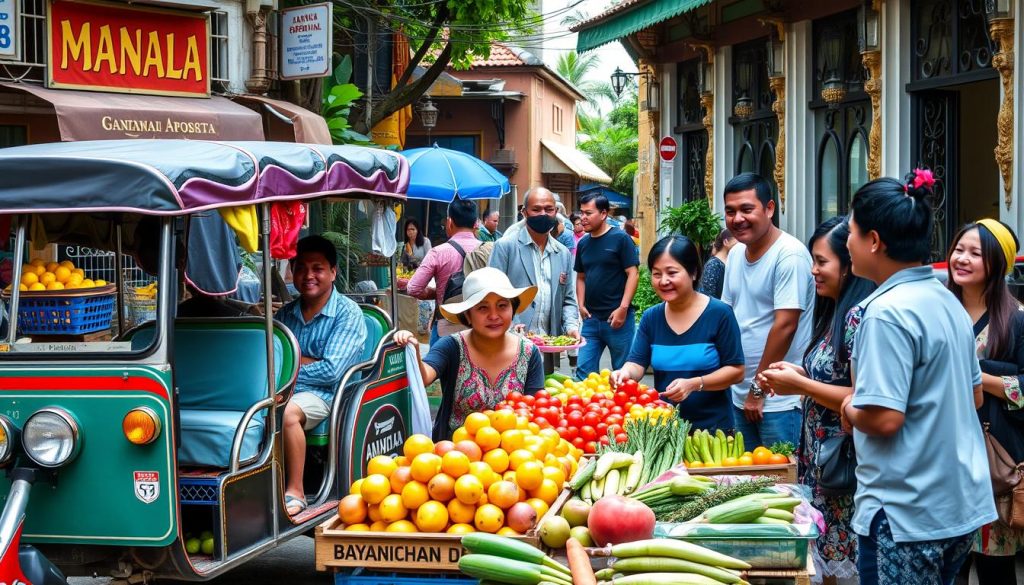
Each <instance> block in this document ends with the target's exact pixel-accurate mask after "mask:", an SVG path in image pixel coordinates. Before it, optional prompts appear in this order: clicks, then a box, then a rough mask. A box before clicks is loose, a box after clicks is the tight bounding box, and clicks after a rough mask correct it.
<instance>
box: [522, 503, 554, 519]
mask: <svg viewBox="0 0 1024 585" xmlns="http://www.w3.org/2000/svg"><path fill="white" fill-rule="evenodd" d="M526 503H527V504H530V507H532V508H533V509H534V510H536V511H537V517H538V518H543V517H544V514H547V513H548V508H550V506H548V504H547V502H545V501H544V500H542V499H540V498H530V499H528V500H526Z"/></svg>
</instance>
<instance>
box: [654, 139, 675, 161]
mask: <svg viewBox="0 0 1024 585" xmlns="http://www.w3.org/2000/svg"><path fill="white" fill-rule="evenodd" d="M676 148H678V145H677V144H676V139H675V138H672V137H671V136H666V137H664V138H662V139H661V142H660V143H659V144H658V154H660V155H661V160H673V159H675V158H676Z"/></svg>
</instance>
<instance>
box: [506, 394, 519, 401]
mask: <svg viewBox="0 0 1024 585" xmlns="http://www.w3.org/2000/svg"><path fill="white" fill-rule="evenodd" d="M505 398H507V399H508V401H509V402H519V401H520V400H522V399H523V393H522V392H509V393H508V396H506V397H505Z"/></svg>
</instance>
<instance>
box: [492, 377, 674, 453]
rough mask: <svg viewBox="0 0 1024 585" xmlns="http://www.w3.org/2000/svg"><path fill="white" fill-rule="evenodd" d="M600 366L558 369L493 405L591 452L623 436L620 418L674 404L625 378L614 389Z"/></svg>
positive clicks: (659, 412) (655, 414)
mask: <svg viewBox="0 0 1024 585" xmlns="http://www.w3.org/2000/svg"><path fill="white" fill-rule="evenodd" d="M610 374H611V372H609V371H608V370H602V371H601V372H600V373H597V372H594V373H591V374H590V375H589V376H588V377H587V378H586V379H585V380H582V381H576V380H573V379H571V378H569V377H568V376H564V375H562V374H552V375H550V376H548V377H547V378H546V380H545V389H544V390H541V391H539V392H537V393H536V394H534V395H532V396H531V395H524V394H522V393H519V392H511V393H509V395H508V396H506V397H505V400H504V401H502V402H499V403H498V405H497V406H496V407H495V410H511V411H513V412H515V413H516V414H517V415H519V416H524V417H527V418H529V419H530V420H531V421H532V422H534V423H536V424H537V425H538V426H539V427H540V428H542V429H544V428H554V429H555V430H556V431H557V432H558V435H559V436H560V437H561V438H563V439H565V440H566V441H569V442H570V443H572V445H573V446H574V447H576V448H577V449H582V450H583V452H584V453H588V454H592V453H596V452H597V451H598V448H599V447H600V446H607V445H609V444H610V443H611V442H613V441H615V442H619V443H622V442H625V441H626V435H625V433H624V432H623V424H624V423H625V422H626V421H627V420H634V419H647V418H652V419H661V418H663V417H666V416H669V415H671V414H672V413H675V412H676V409H675V408H674V407H672V406H670V405H669V404H667V403H665V402H663V401H661V400H660V399H659V398H658V391H657V390H654V389H652V388H648V387H647V386H645V385H643V384H637V383H636V382H635V381H632V380H630V381H627V382H626V383H624V384H622V385H620V386H619V388H618V389H617V390H616V391H614V392H613V391H612V389H611V383H610V381H609V376H610Z"/></svg>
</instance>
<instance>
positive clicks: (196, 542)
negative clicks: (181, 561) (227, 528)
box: [185, 530, 214, 555]
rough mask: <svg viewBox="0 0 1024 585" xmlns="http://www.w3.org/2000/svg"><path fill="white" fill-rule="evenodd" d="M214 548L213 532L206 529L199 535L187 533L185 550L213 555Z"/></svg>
mask: <svg viewBox="0 0 1024 585" xmlns="http://www.w3.org/2000/svg"><path fill="white" fill-rule="evenodd" d="M213 550H214V540H213V533H212V532H210V531H209V530H204V531H203V532H202V534H200V535H199V536H198V537H196V536H193V535H191V534H186V535H185V552H187V553H188V554H190V555H195V554H200V553H202V554H204V555H212V554H213Z"/></svg>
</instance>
